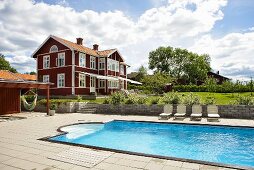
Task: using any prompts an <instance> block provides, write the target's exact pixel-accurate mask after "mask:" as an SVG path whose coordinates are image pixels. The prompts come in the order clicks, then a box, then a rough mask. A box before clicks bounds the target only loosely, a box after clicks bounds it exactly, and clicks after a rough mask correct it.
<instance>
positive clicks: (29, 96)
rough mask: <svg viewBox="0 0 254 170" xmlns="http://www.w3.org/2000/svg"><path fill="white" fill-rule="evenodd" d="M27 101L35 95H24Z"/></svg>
mask: <svg viewBox="0 0 254 170" xmlns="http://www.w3.org/2000/svg"><path fill="white" fill-rule="evenodd" d="M24 97H25V99H26V101H27V102H32V101H34V98H35V96H34V95H24Z"/></svg>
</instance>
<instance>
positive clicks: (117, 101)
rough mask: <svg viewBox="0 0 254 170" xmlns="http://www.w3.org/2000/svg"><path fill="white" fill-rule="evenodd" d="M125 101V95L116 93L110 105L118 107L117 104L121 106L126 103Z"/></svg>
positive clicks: (111, 98)
mask: <svg viewBox="0 0 254 170" xmlns="http://www.w3.org/2000/svg"><path fill="white" fill-rule="evenodd" d="M124 99H125V95H124V94H123V93H121V92H115V93H113V94H111V96H110V103H111V104H114V105H117V104H121V103H123V102H124Z"/></svg>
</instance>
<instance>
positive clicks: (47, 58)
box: [43, 55, 50, 69]
mask: <svg viewBox="0 0 254 170" xmlns="http://www.w3.org/2000/svg"><path fill="white" fill-rule="evenodd" d="M49 67H50V56H49V55H45V56H43V68H44V69H47V68H49Z"/></svg>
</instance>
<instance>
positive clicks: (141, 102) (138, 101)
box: [137, 97, 147, 104]
mask: <svg viewBox="0 0 254 170" xmlns="http://www.w3.org/2000/svg"><path fill="white" fill-rule="evenodd" d="M146 102H147V98H146V97H138V98H137V104H146Z"/></svg>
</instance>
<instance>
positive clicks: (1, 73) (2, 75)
mask: <svg viewBox="0 0 254 170" xmlns="http://www.w3.org/2000/svg"><path fill="white" fill-rule="evenodd" d="M0 80H14V81H36V75H29V74H20V73H12V72H10V71H8V70H0Z"/></svg>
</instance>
